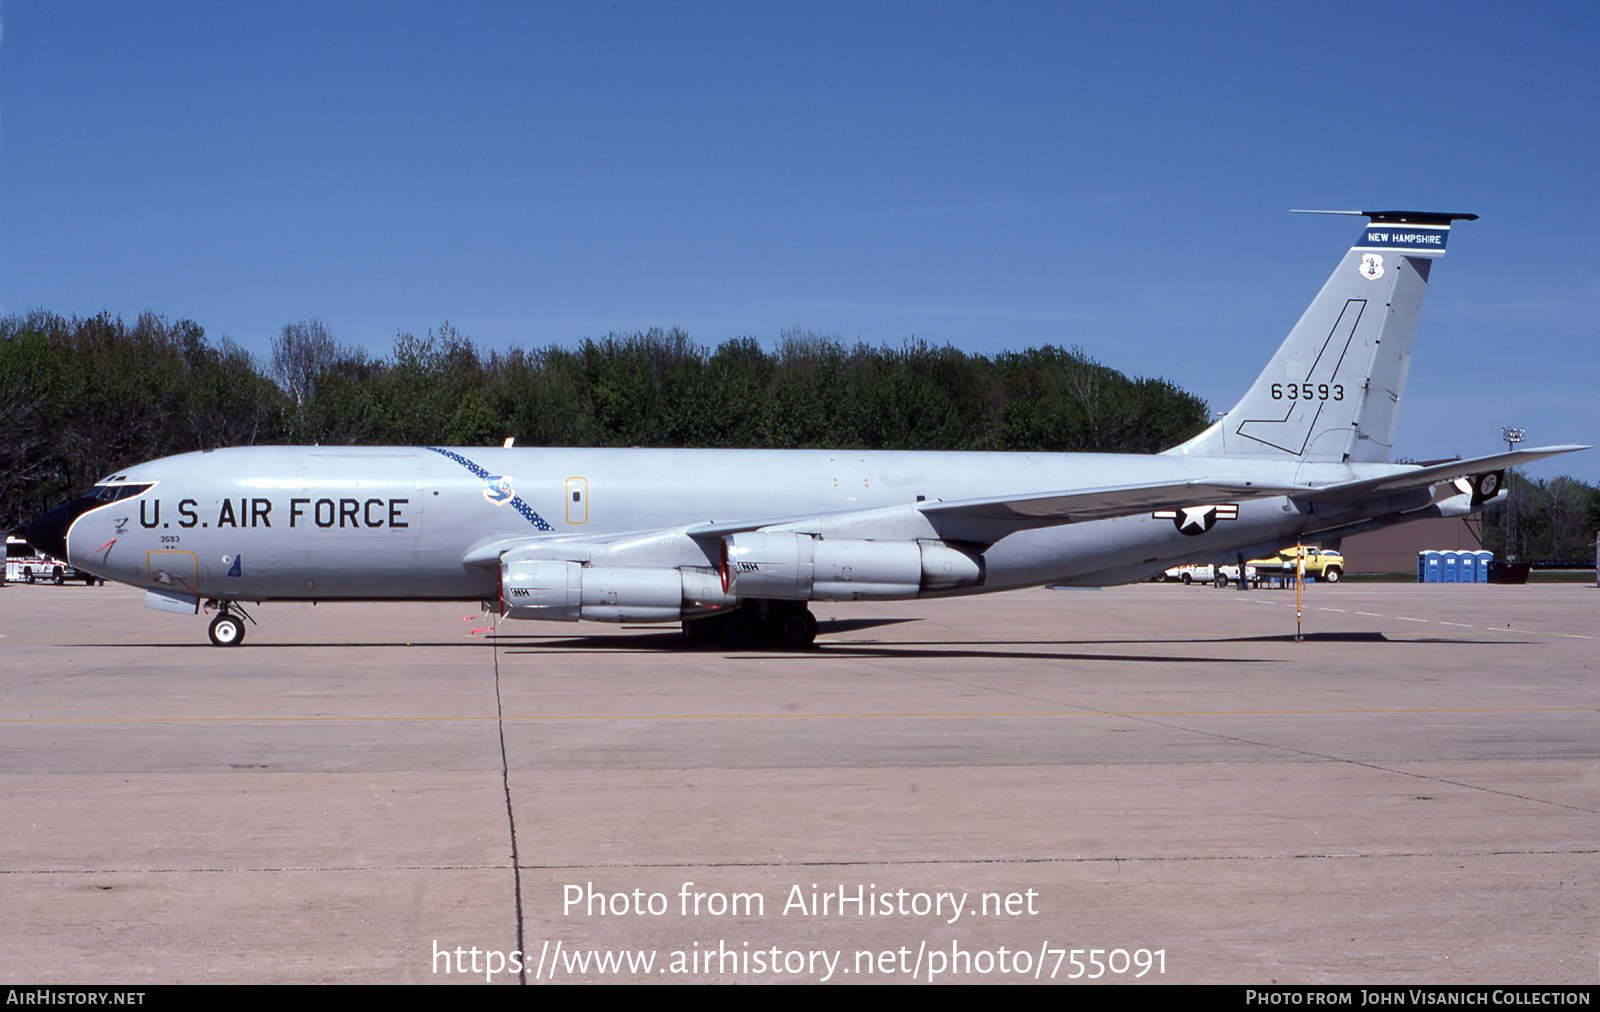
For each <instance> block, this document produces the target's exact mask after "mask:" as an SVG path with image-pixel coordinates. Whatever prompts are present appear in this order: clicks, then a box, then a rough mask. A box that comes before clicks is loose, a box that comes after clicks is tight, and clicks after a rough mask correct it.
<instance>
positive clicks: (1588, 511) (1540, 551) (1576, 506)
mask: <svg viewBox="0 0 1600 1012" xmlns="http://www.w3.org/2000/svg"><path fill="white" fill-rule="evenodd" d="M1507 486H1508V492H1509V494H1508V496H1507V499H1506V502H1503V503H1497V504H1495V505H1493V506H1490V507H1489V508H1488V509H1486V510H1484V513H1483V547H1484V548H1486V549H1488V550H1489V551H1491V552H1494V553H1495V558H1498V559H1508V558H1514V559H1518V560H1521V561H1523V562H1567V563H1576V564H1581V565H1586V566H1592V565H1594V562H1595V532H1596V531H1597V530H1600V488H1597V487H1595V486H1594V485H1590V484H1587V483H1586V482H1582V481H1579V480H1578V479H1576V478H1569V477H1567V476H1566V475H1559V476H1557V477H1555V478H1550V479H1539V478H1530V477H1528V476H1527V475H1525V474H1523V473H1522V472H1520V471H1517V472H1514V473H1513V474H1512V475H1511V476H1510V481H1509V482H1508V483H1507ZM1513 511H1515V514H1516V519H1515V523H1514V524H1513V523H1512V522H1511V515H1512V513H1513ZM1513 532H1514V534H1513ZM1513 541H1514V543H1512V542H1513Z"/></svg>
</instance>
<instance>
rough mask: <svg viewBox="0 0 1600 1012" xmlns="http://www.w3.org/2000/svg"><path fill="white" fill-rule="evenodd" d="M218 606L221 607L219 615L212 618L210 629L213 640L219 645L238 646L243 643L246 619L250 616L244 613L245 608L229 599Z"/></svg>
mask: <svg viewBox="0 0 1600 1012" xmlns="http://www.w3.org/2000/svg"><path fill="white" fill-rule="evenodd" d="M217 607H218V609H219V611H218V612H217V617H216V618H214V619H212V620H211V628H210V629H209V630H208V632H209V633H210V635H211V642H212V643H213V644H214V645H216V646H219V647H236V646H238V645H239V644H241V643H243V642H244V620H245V619H247V618H250V616H249V615H246V614H245V613H244V609H243V608H240V607H239V606H238V605H236V604H230V603H229V602H227V601H223V602H222V603H221V604H219V605H218V606H217ZM236 612H237V614H235V613H236ZM251 621H252V622H253V621H255V620H254V619H251Z"/></svg>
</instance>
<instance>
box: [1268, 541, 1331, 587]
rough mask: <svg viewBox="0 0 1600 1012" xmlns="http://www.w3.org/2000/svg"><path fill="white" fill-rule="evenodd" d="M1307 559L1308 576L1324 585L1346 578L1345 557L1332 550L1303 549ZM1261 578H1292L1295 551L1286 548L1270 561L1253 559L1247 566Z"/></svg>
mask: <svg viewBox="0 0 1600 1012" xmlns="http://www.w3.org/2000/svg"><path fill="white" fill-rule="evenodd" d="M1300 551H1301V552H1302V553H1304V554H1305V558H1306V575H1307V576H1309V577H1313V578H1315V579H1317V580H1320V581H1322V582H1323V583H1338V582H1339V579H1340V577H1342V576H1344V556H1343V555H1340V554H1339V553H1338V552H1336V551H1334V550H1333V549H1331V548H1301V549H1300ZM1245 565H1246V566H1248V567H1253V568H1254V569H1255V571H1256V572H1257V573H1258V574H1260V575H1261V576H1292V575H1293V574H1294V571H1295V568H1296V567H1295V550H1294V548H1292V547H1291V548H1285V549H1283V550H1281V551H1280V552H1278V554H1277V556H1275V557H1274V558H1270V559H1253V560H1251V561H1250V562H1248V563H1246V564H1245Z"/></svg>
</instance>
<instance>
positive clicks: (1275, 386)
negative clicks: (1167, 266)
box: [23, 211, 1584, 646]
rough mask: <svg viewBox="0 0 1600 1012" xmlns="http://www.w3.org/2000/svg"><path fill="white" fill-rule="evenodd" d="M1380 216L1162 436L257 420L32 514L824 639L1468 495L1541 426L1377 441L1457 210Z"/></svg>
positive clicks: (1493, 494) (286, 594) (371, 587)
mask: <svg viewBox="0 0 1600 1012" xmlns="http://www.w3.org/2000/svg"><path fill="white" fill-rule="evenodd" d="M1322 213H1332V214H1348V215H1358V216H1365V217H1366V218H1367V219H1368V225H1367V227H1366V228H1364V229H1362V232H1361V235H1360V237H1359V238H1358V239H1357V240H1356V243H1355V245H1353V246H1352V247H1351V248H1350V250H1349V251H1348V252H1347V253H1346V254H1345V255H1344V258H1343V259H1342V260H1341V261H1340V262H1339V266H1338V267H1337V268H1335V269H1334V272H1333V275H1332V276H1331V277H1329V279H1328V281H1327V283H1326V284H1324V285H1323V287H1322V290H1321V292H1319V293H1318V294H1317V297H1316V298H1315V299H1314V300H1313V301H1312V303H1311V306H1310V307H1309V308H1308V309H1307V310H1306V312H1305V314H1304V315H1303V316H1302V317H1301V318H1300V321H1299V323H1297V324H1296V325H1295V327H1294V329H1293V330H1291V331H1290V332H1289V336H1288V338H1287V339H1285V341H1284V342H1283V345H1282V346H1281V347H1280V348H1279V349H1278V351H1277V354H1275V355H1274V356H1273V357H1272V360H1271V362H1270V363H1268V365H1267V367H1266V369H1265V370H1263V371H1262V373H1261V375H1260V376H1259V377H1258V378H1257V379H1256V381H1255V384H1254V385H1253V386H1251V387H1250V389H1249V391H1248V392H1246V394H1245V395H1244V398H1243V399H1242V400H1240V401H1239V403H1238V404H1236V405H1234V407H1233V409H1232V410H1231V411H1229V412H1228V413H1227V414H1226V415H1224V416H1223V417H1222V418H1221V419H1219V420H1218V421H1217V422H1216V423H1215V424H1213V425H1212V426H1211V427H1210V428H1208V429H1206V430H1205V431H1204V432H1202V433H1200V434H1199V435H1197V436H1195V437H1194V438H1193V439H1190V440H1189V441H1187V442H1185V443H1183V444H1181V445H1179V446H1175V447H1173V448H1172V449H1170V450H1167V451H1166V452H1165V453H1160V454H1155V455H1149V456H1146V455H1137V456H1136V455H1124V454H1081V453H938V452H902V451H861V450H658V449H650V450H646V449H523V448H514V447H511V446H510V445H509V443H508V445H507V446H506V447H490V448H483V447H437V446H426V447H420V448H378V447H337V448H335V447H242V448H237V449H224V450H207V451H203V452H200V453H188V454H182V455H180V456H176V457H168V458H165V459H162V460H157V461H152V462H151V463H148V464H140V465H138V466H137V467H131V468H128V469H127V470H124V471H120V472H118V473H117V474H114V475H111V476H110V477H108V478H106V479H105V480H103V481H101V482H100V483H98V484H97V485H95V486H94V488H93V489H91V490H90V491H89V493H88V494H87V495H85V496H84V497H83V498H80V499H76V500H74V501H72V502H69V503H67V504H65V505H63V506H61V507H58V508H57V509H55V510H53V511H51V512H49V513H47V514H45V515H43V516H42V517H40V518H39V519H37V520H35V521H34V522H33V523H31V524H29V525H28V527H27V528H26V529H25V531H24V532H23V533H24V536H25V537H26V538H27V540H28V541H29V542H30V543H31V544H33V545H34V546H36V547H37V548H39V549H40V550H42V551H44V552H46V553H48V554H50V555H54V556H56V557H57V558H61V559H65V560H67V561H68V562H70V563H71V564H72V565H74V566H76V567H77V568H79V569H80V570H84V571H86V572H90V573H94V574H96V575H98V576H102V577H105V578H106V579H109V580H119V581H121V582H123V583H128V584H132V585H134V586H138V587H143V588H145V590H146V591H147V593H146V598H145V600H146V603H147V604H148V605H150V606H151V607H154V608H159V609H163V610H168V611H178V612H183V613H187V614H198V613H199V611H200V609H201V607H202V605H203V606H204V607H205V608H206V609H207V610H211V609H215V610H216V611H217V615H216V617H215V618H214V619H213V620H212V622H211V626H210V636H211V640H212V642H213V643H216V644H218V645H219V646H235V645H238V644H239V643H240V642H242V641H243V639H244V634H245V626H244V622H243V620H242V618H248V617H249V616H248V615H247V614H246V613H245V612H244V610H243V608H241V607H240V602H243V601H252V602H260V601H277V600H296V601H305V600H311V601H319V600H320V601H333V600H346V601H348V600H361V601H378V600H399V599H405V600H448V601H484V602H485V603H486V604H488V606H489V607H493V608H498V610H499V611H500V613H501V614H502V615H505V616H507V617H510V618H521V619H546V620H556V621H565V622H572V621H577V620H579V619H587V620H592V621H601V622H679V621H681V622H682V623H683V627H684V631H685V633H687V634H688V635H689V636H690V637H691V638H693V637H708V638H709V637H714V638H719V639H723V640H726V641H734V642H738V641H743V640H747V639H751V638H753V637H757V636H762V635H765V636H766V637H769V638H775V639H777V640H778V641H780V642H783V643H787V644H791V645H803V644H808V643H810V642H811V641H812V639H813V638H814V637H815V636H816V631H817V623H816V619H815V618H814V617H813V616H812V614H811V612H810V610H809V608H808V607H807V604H808V602H811V601H853V600H898V599H906V598H917V597H934V596H946V595H963V594H980V593H987V592H990V591H999V590H1011V589H1014V588H1018V587H1029V586H1038V585H1041V584H1047V583H1048V584H1078V585H1105V584H1116V583H1128V582H1133V581H1137V580H1142V579H1144V578H1146V577H1148V576H1150V575H1152V574H1155V573H1159V572H1161V571H1163V570H1165V569H1167V568H1168V567H1170V566H1174V565H1178V564H1181V563H1189V562H1206V561H1224V560H1228V561H1231V560H1235V559H1236V560H1238V562H1239V563H1240V564H1241V565H1242V563H1243V561H1244V559H1246V558H1249V557H1254V556H1257V555H1263V554H1268V553H1271V552H1274V551H1276V550H1277V549H1278V548H1279V547H1280V546H1282V545H1284V544H1288V543H1292V542H1294V541H1295V540H1296V539H1297V538H1305V539H1309V540H1314V541H1317V542H1320V543H1322V544H1324V545H1327V544H1329V543H1336V542H1337V540H1338V539H1339V538H1341V537H1343V536H1345V535H1349V534H1354V533H1357V532H1360V531H1367V530H1372V529H1375V528H1379V527H1386V526H1388V525H1391V524H1396V523H1403V522H1406V521H1409V520H1415V519H1420V518H1424V517H1440V516H1461V515H1465V514H1467V513H1469V512H1471V511H1473V510H1476V509H1479V508H1481V507H1482V506H1483V505H1484V504H1485V503H1486V502H1489V501H1492V500H1494V499H1496V498H1497V497H1499V496H1500V495H1503V492H1502V491H1501V488H1500V484H1501V481H1502V479H1503V477H1504V472H1505V469H1506V468H1508V467H1511V466H1513V465H1518V464H1524V463H1527V462H1529V461H1534V460H1538V459H1540V458H1543V457H1548V456H1551V455H1553V454H1557V453H1565V452H1568V451H1571V450H1577V449H1584V447H1580V446H1549V447H1542V448H1538V449H1528V450H1522V451H1518V452H1513V453H1498V454H1494V455H1492V456H1487V457H1479V458H1476V459H1472V460H1450V461H1435V462H1429V463H1426V464H1391V463H1388V460H1389V456H1390V450H1391V448H1392V446H1393V445H1394V434H1395V423H1396V420H1397V417H1398V411H1399V407H1400V399H1401V394H1402V393H1403V392H1404V389H1405V382H1406V372H1407V369H1408V367H1409V365H1410V361H1411V345H1412V338H1413V336H1414V334H1415V332H1416V328H1417V319H1418V316H1419V314H1420V312H1421V308H1422V296H1423V292H1424V290H1425V288H1426V286H1427V282H1428V275H1429V271H1430V270H1431V269H1432V267H1433V262H1434V260H1435V259H1437V258H1438V257H1441V256H1443V255H1444V252H1445V244H1446V240H1447V239H1448V238H1449V234H1450V227H1451V223H1452V222H1455V221H1459V220H1467V221H1472V220H1475V219H1476V218H1477V216H1476V215H1471V214H1445V213H1434V212H1417V211H1359V212H1358V211H1336V212H1322Z"/></svg>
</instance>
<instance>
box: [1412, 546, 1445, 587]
mask: <svg viewBox="0 0 1600 1012" xmlns="http://www.w3.org/2000/svg"><path fill="white" fill-rule="evenodd" d="M1443 567H1444V560H1443V559H1441V558H1440V557H1439V553H1438V552H1436V551H1434V550H1433V549H1432V548H1428V549H1425V550H1423V551H1420V552H1418V553H1417V582H1418V583H1438V582H1439V581H1440V580H1441V579H1443V573H1442V572H1441V570H1442V569H1443Z"/></svg>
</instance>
